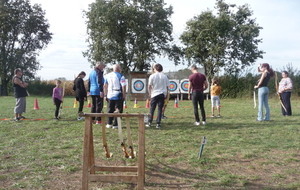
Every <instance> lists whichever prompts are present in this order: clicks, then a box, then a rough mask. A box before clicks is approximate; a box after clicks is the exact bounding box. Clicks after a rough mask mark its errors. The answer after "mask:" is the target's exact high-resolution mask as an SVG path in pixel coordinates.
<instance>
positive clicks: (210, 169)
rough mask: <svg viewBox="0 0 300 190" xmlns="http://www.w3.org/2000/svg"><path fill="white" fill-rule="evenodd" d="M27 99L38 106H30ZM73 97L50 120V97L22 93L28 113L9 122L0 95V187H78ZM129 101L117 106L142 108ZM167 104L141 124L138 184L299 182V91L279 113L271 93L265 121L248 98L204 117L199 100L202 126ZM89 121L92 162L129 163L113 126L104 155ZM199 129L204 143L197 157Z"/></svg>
mask: <svg viewBox="0 0 300 190" xmlns="http://www.w3.org/2000/svg"><path fill="white" fill-rule="evenodd" d="M34 98H37V99H38V103H39V108H40V109H39V110H34V109H33V107H34ZM73 100H74V98H73V97H66V98H65V103H64V107H63V109H62V115H61V117H62V119H61V120H60V121H55V120H54V119H53V117H54V105H53V104H52V100H51V97H34V96H31V97H28V98H27V113H25V114H24V116H25V117H27V118H28V119H27V120H23V121H19V122H14V121H12V119H13V108H14V104H15V100H14V98H13V97H0V105H1V111H0V119H1V120H0V155H1V158H0V189H3V190H4V189H5V190H7V189H8V190H12V189H14V190H15V189H28V190H29V189H30V190H32V189H53V190H54V189H55V190H56V189H72V190H73V189H81V178H82V155H83V129H84V122H83V121H77V120H76V118H77V108H73ZM133 104H134V102H130V101H128V102H127V106H128V108H127V109H125V112H129V113H137V112H140V113H148V109H147V108H144V107H145V102H139V106H140V108H133ZM86 105H87V103H86ZM173 105H174V103H173V101H170V103H169V106H168V108H167V111H166V116H168V119H165V120H163V123H162V128H161V129H156V128H147V129H146V166H145V170H146V176H145V177H146V181H145V189H151V190H154V189H155V190H156V189H186V190H193V189H201V190H202V189H205V190H227V189H249V190H261V189H264V190H298V189H300V170H299V167H300V150H299V149H300V140H299V139H300V101H299V98H295V99H293V100H292V109H293V116H290V117H283V116H281V111H280V105H279V102H278V99H275V98H274V99H270V108H271V121H269V122H257V121H256V115H257V109H254V108H253V100H252V99H222V100H221V105H222V108H221V115H222V116H223V117H221V118H211V117H210V114H211V111H210V101H207V100H206V101H205V108H206V115H207V125H205V126H203V125H200V126H193V122H194V116H193V109H192V103H191V102H190V101H179V108H174V107H173ZM89 110H90V109H89V108H86V107H85V108H84V112H89ZM104 110H105V111H106V108H105V109H104ZM123 122H124V123H123V125H125V121H123ZM93 126H94V145H95V151H96V152H95V154H96V163H99V164H101V165H136V159H126V158H124V157H123V153H122V151H121V148H120V143H119V138H118V132H117V130H114V129H108V130H107V139H108V145H109V148H110V151H111V152H113V153H114V156H113V157H112V158H111V159H108V160H107V159H106V158H105V156H104V152H103V148H102V139H101V128H100V126H98V125H93ZM131 127H132V138H133V141H134V143H135V147H136V146H137V145H136V143H137V121H135V120H133V119H131ZM124 135H125V132H124ZM203 136H205V137H206V138H207V140H208V142H207V144H206V145H205V147H204V151H203V155H202V157H201V159H198V155H199V147H200V144H201V139H202V137H203ZM89 187H90V189H93V190H100V189H101V190H102V189H103V190H111V189H114V190H121V189H122V190H123V189H134V188H135V187H136V184H128V183H117V184H112V183H101V182H90V183H89Z"/></svg>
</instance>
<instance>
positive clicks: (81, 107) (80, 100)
mask: <svg viewBox="0 0 300 190" xmlns="http://www.w3.org/2000/svg"><path fill="white" fill-rule="evenodd" d="M78 102H79V107H78V113H80V112H82V110H83V105H84V99H79V100H78Z"/></svg>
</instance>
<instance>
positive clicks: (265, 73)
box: [254, 63, 275, 121]
mask: <svg viewBox="0 0 300 190" xmlns="http://www.w3.org/2000/svg"><path fill="white" fill-rule="evenodd" d="M258 72H259V73H262V74H261V77H260V79H259V81H258V83H257V85H255V86H254V88H258V114H257V121H263V120H264V121H269V120H270V108H269V102H268V96H269V88H268V86H267V85H268V82H269V80H270V78H271V77H273V76H274V74H275V73H274V71H273V70H272V69H271V68H270V65H269V64H268V63H263V64H261V65H260V66H259V67H258ZM263 106H264V107H265V109H266V114H265V117H264V118H263Z"/></svg>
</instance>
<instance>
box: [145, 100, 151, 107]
mask: <svg viewBox="0 0 300 190" xmlns="http://www.w3.org/2000/svg"><path fill="white" fill-rule="evenodd" d="M145 108H150V101H149V99H147V100H146V106H145Z"/></svg>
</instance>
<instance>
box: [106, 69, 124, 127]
mask: <svg viewBox="0 0 300 190" xmlns="http://www.w3.org/2000/svg"><path fill="white" fill-rule="evenodd" d="M126 85H127V84H126V80H125V77H124V76H123V75H122V74H121V66H120V65H119V64H115V65H113V72H111V73H109V74H108V75H107V76H106V77H105V80H104V98H105V99H106V101H107V102H108V106H107V112H108V113H114V112H115V111H116V109H118V110H119V112H120V113H122V112H123V101H124V100H125V98H126ZM113 120H114V121H113ZM106 128H113V129H118V122H117V118H116V117H115V118H114V117H109V118H108V122H107V125H106Z"/></svg>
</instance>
